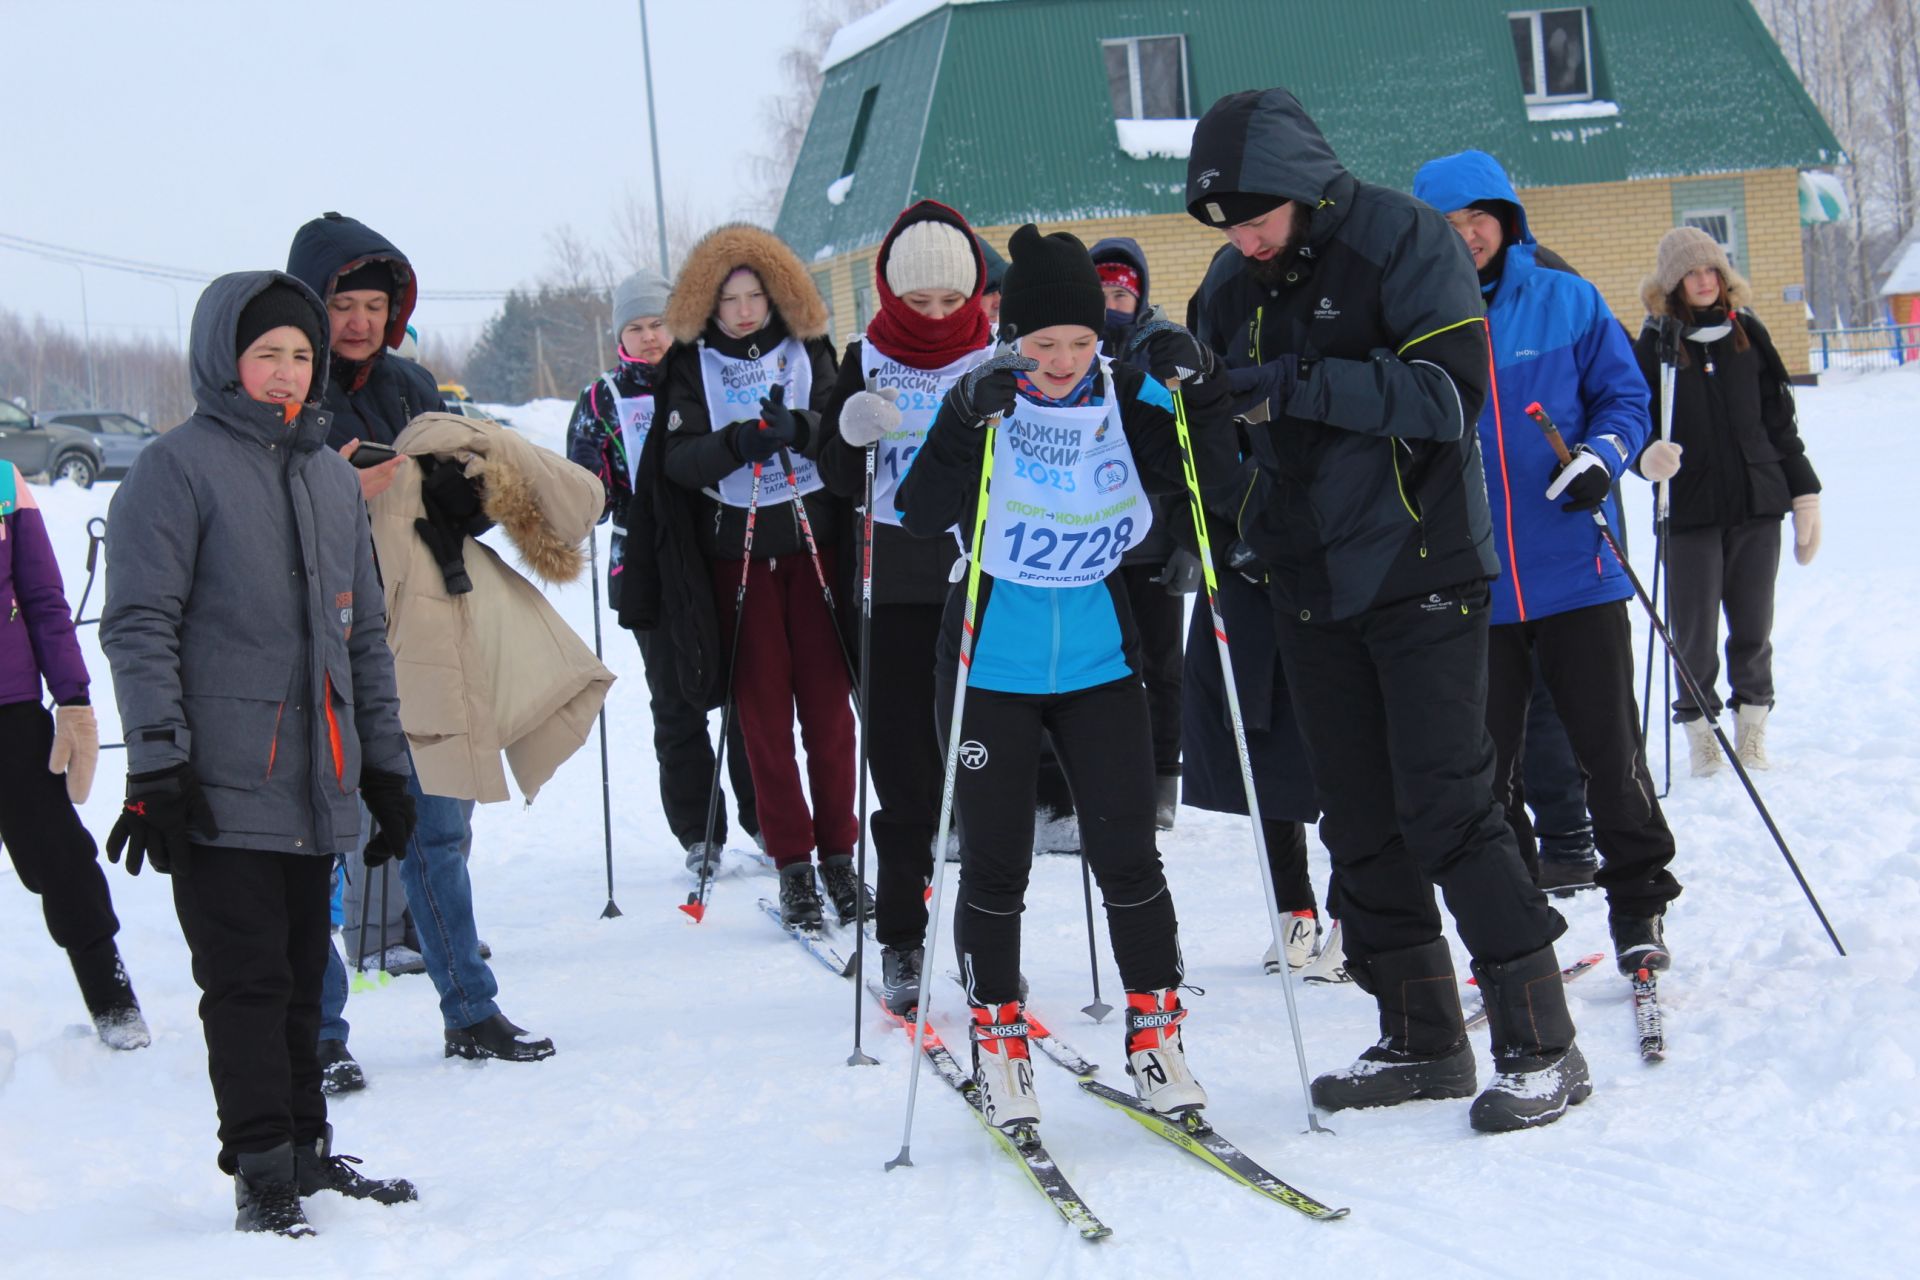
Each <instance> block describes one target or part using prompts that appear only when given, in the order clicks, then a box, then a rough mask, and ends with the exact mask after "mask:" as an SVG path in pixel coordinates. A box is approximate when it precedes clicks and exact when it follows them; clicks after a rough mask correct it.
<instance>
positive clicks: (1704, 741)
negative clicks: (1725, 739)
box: [1681, 716, 1726, 778]
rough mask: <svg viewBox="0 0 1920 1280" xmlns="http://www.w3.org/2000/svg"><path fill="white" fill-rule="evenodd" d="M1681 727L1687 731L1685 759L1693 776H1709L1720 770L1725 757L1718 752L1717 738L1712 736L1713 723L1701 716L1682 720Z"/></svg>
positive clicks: (1724, 762)
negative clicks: (1695, 718)
mask: <svg viewBox="0 0 1920 1280" xmlns="http://www.w3.org/2000/svg"><path fill="white" fill-rule="evenodd" d="M1681 728H1683V729H1685V730H1686V731H1687V760H1688V762H1689V764H1690V766H1691V768H1692V770H1693V776H1694V777H1696V778H1711V777H1712V776H1713V775H1714V774H1716V773H1718V772H1720V768H1721V766H1722V765H1724V764H1726V757H1724V756H1722V755H1721V754H1720V743H1719V740H1718V739H1716V738H1715V737H1714V736H1713V723H1712V722H1711V721H1709V720H1708V719H1707V718H1706V717H1705V716H1701V717H1700V718H1699V719H1697V720H1683V721H1682V722H1681Z"/></svg>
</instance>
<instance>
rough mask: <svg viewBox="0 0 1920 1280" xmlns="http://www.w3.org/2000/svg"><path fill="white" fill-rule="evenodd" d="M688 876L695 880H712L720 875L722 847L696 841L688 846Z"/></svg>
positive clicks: (703, 841)
mask: <svg viewBox="0 0 1920 1280" xmlns="http://www.w3.org/2000/svg"><path fill="white" fill-rule="evenodd" d="M687 874H688V875H690V876H692V877H693V878H694V879H695V880H711V879H713V878H714V877H715V876H717V875H719V874H720V846H719V845H718V844H709V843H708V842H707V841H705V840H696V841H694V842H693V843H692V844H690V845H688V846H687Z"/></svg>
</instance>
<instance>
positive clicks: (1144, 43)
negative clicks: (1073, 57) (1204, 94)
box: [1100, 36, 1187, 120]
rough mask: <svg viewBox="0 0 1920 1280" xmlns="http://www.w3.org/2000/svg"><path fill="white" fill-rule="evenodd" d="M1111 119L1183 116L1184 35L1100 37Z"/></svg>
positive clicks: (1169, 118)
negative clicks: (1110, 105) (1109, 98)
mask: <svg viewBox="0 0 1920 1280" xmlns="http://www.w3.org/2000/svg"><path fill="white" fill-rule="evenodd" d="M1100 52H1101V55H1102V56H1103V57H1104V58H1105V59H1106V64H1107V93H1108V95H1109V96H1110V97H1111V98H1112V99H1113V118H1114V119H1115V120H1182V119H1186V118H1187V38H1186V37H1185V36H1135V37H1130V38H1128V39H1124V40H1102V41H1101V42H1100Z"/></svg>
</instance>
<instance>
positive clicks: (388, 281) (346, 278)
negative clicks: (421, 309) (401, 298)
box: [333, 258, 400, 298]
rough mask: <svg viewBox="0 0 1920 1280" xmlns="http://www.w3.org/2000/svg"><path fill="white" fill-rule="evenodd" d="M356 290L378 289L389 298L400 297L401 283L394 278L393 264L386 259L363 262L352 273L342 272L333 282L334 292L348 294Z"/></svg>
mask: <svg viewBox="0 0 1920 1280" xmlns="http://www.w3.org/2000/svg"><path fill="white" fill-rule="evenodd" d="M354 289H378V290H380V291H381V292H382V293H384V294H386V295H387V296H388V297H389V298H393V297H396V296H398V294H399V292H400V282H399V281H398V280H397V279H395V278H394V270H393V264H392V263H391V262H388V261H386V260H385V259H384V258H375V259H374V260H373V261H371V262H363V263H361V264H360V265H359V266H357V267H355V268H354V269H353V270H351V271H346V272H342V273H341V275H340V276H339V278H338V279H336V280H335V281H334V282H333V292H335V293H347V292H349V291H351V290H354Z"/></svg>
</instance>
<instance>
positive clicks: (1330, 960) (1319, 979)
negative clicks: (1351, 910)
mask: <svg viewBox="0 0 1920 1280" xmlns="http://www.w3.org/2000/svg"><path fill="white" fill-rule="evenodd" d="M1300 981H1302V982H1312V983H1316V984H1319V985H1323V986H1332V985H1334V984H1335V983H1340V982H1352V981H1353V975H1352V974H1350V973H1348V972H1347V949H1346V947H1345V946H1343V945H1342V944H1341V942H1340V922H1339V921H1338V920H1335V921H1334V922H1333V923H1332V924H1331V925H1330V926H1328V928H1327V933H1326V936H1325V937H1324V938H1322V939H1321V942H1320V950H1318V951H1317V952H1315V953H1314V956H1313V959H1312V960H1311V961H1309V962H1308V963H1307V965H1306V966H1305V967H1304V968H1302V969H1301V970H1300Z"/></svg>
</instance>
